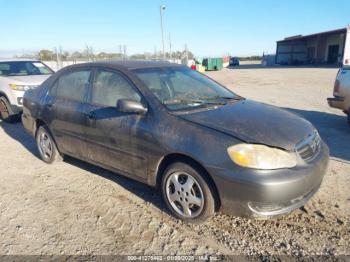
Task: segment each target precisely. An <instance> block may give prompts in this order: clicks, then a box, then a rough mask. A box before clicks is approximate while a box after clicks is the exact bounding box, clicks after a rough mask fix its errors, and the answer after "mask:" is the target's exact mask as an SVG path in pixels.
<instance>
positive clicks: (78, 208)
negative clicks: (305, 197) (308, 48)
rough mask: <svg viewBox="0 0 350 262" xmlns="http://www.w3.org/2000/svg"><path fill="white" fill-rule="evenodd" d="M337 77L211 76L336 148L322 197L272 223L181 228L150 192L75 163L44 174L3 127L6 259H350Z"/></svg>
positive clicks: (310, 72) (23, 137) (346, 144)
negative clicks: (281, 111)
mask: <svg viewBox="0 0 350 262" xmlns="http://www.w3.org/2000/svg"><path fill="white" fill-rule="evenodd" d="M336 72H337V69H321V68H320V69H317V68H269V69H266V68H265V69H264V68H260V67H259V66H254V65H251V66H249V65H246V66H242V67H240V68H239V69H224V70H222V71H220V72H209V73H208V74H209V75H210V76H212V77H213V78H215V79H216V80H217V81H219V82H221V83H223V84H225V85H226V86H228V87H230V88H231V89H232V90H234V91H235V92H237V93H238V94H240V95H242V96H244V97H246V98H250V99H254V100H258V101H261V102H265V103H269V104H273V105H276V106H280V107H283V108H288V109H290V110H291V111H293V112H295V113H298V114H300V115H302V116H304V117H305V118H307V119H308V120H309V121H311V122H312V123H313V124H314V125H315V126H316V127H317V129H318V130H319V132H320V134H321V136H322V138H323V139H324V140H325V141H326V142H327V144H328V145H329V147H330V152H331V161H330V165H329V169H328V172H327V175H326V177H325V179H324V182H323V184H322V187H321V189H320V191H319V192H318V193H317V194H316V195H315V197H314V198H312V199H311V201H309V202H308V203H307V204H306V205H305V208H304V209H300V210H296V211H295V212H293V213H292V214H290V215H287V216H283V217H280V218H275V219H272V220H266V221H265V220H254V219H243V218H239V217H233V216H228V215H224V214H217V215H216V216H215V217H214V218H213V219H212V220H210V221H208V222H207V223H204V224H202V225H190V224H185V223H182V222H181V221H178V220H176V219H174V218H172V217H171V216H169V214H168V213H167V211H166V208H165V206H164V204H163V202H162V199H161V197H160V196H159V195H158V194H157V192H156V191H155V190H153V189H152V188H150V187H148V186H145V185H142V184H140V183H137V182H134V181H131V180H129V179H127V178H124V177H121V176H118V175H116V174H113V173H111V172H109V171H106V170H103V169H100V168H97V167H94V166H92V165H89V164H86V163H82V162H81V161H78V160H74V159H71V158H68V159H66V160H65V161H64V162H61V163H58V164H54V165H47V164H45V163H44V162H42V161H41V160H40V159H39V157H38V152H37V150H36V147H35V143H34V140H33V139H32V138H31V137H30V136H29V135H27V134H26V133H25V132H24V130H23V127H22V125H21V123H17V124H14V125H10V124H6V123H3V122H0V254H37V255H38V254H50V255H51V254H65V255H82V254H92V255H97V254H104V255H106V254H127V255H135V254H148V255H150V254H156V255H161V254H167V255H168V254H196V255H200V254H242V255H259V256H265V255H293V256H303V255H342V254H343V255H345V254H348V255H350V227H349V224H350V191H349V184H350V128H349V127H348V126H347V124H346V119H345V116H344V115H343V113H342V112H340V111H338V110H333V109H331V108H329V107H328V105H327V102H326V98H327V97H328V96H330V95H331V93H332V88H333V82H334V78H335V75H336Z"/></svg>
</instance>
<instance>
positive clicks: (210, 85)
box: [133, 67, 240, 110]
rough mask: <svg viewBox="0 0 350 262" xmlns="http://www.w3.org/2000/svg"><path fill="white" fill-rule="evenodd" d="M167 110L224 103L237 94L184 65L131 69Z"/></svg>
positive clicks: (237, 97) (234, 97)
mask: <svg viewBox="0 0 350 262" xmlns="http://www.w3.org/2000/svg"><path fill="white" fill-rule="evenodd" d="M133 71H134V72H135V73H136V75H137V76H138V77H139V78H140V79H141V80H142V81H143V83H144V84H145V85H146V86H147V87H148V88H149V89H150V90H151V91H152V92H153V94H154V95H155V96H156V97H157V98H158V99H159V101H160V102H161V103H162V104H164V105H165V106H166V107H167V108H168V109H169V110H182V109H188V108H195V107H199V106H208V105H221V104H222V105H223V104H225V103H226V102H227V100H230V99H240V97H239V96H237V95H236V94H234V93H233V92H231V91H229V90H227V89H226V88H224V87H223V86H221V85H219V84H218V83H216V82H215V81H213V80H211V79H210V78H208V77H206V76H204V75H202V74H200V73H198V72H197V71H195V70H192V69H189V68H187V67H165V68H143V69H135V70H133Z"/></svg>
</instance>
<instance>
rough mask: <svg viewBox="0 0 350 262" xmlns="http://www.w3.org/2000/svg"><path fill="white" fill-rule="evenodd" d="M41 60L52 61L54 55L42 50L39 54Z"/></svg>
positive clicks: (49, 51)
mask: <svg viewBox="0 0 350 262" xmlns="http://www.w3.org/2000/svg"><path fill="white" fill-rule="evenodd" d="M38 56H39V59H40V60H43V61H49V60H52V58H53V56H54V53H53V52H52V51H51V50H47V49H42V50H40V51H39V53H38Z"/></svg>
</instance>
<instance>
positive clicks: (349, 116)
mask: <svg viewBox="0 0 350 262" xmlns="http://www.w3.org/2000/svg"><path fill="white" fill-rule="evenodd" d="M348 125H349V126H350V108H349V110H348Z"/></svg>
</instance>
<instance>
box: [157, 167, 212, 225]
mask: <svg viewBox="0 0 350 262" xmlns="http://www.w3.org/2000/svg"><path fill="white" fill-rule="evenodd" d="M161 189H162V194H163V198H164V201H165V203H166V205H167V206H168V208H169V210H170V211H171V213H172V214H173V215H174V216H175V217H177V218H180V219H182V220H184V221H187V222H202V221H205V220H207V219H209V218H210V217H212V216H213V215H214V213H215V199H214V194H213V190H212V185H211V183H210V181H209V180H208V179H207V178H206V174H203V172H201V171H200V170H199V169H198V168H196V167H195V166H194V165H190V164H187V163H183V162H176V163H173V164H171V165H170V166H168V167H167V168H166V169H165V171H164V174H163V176H162V184H161Z"/></svg>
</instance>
